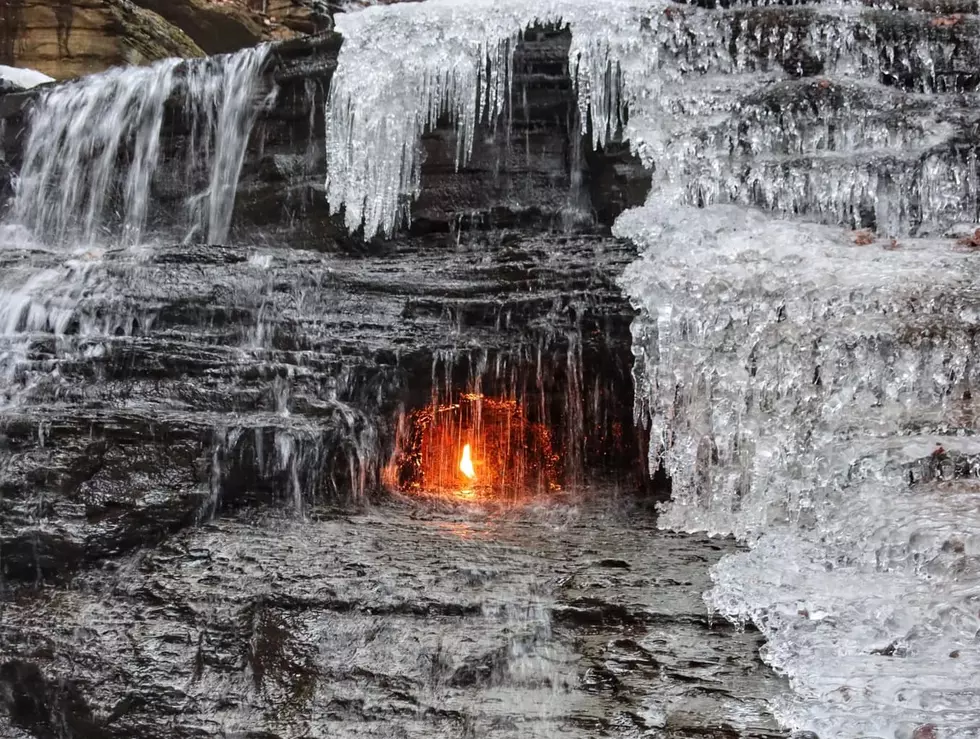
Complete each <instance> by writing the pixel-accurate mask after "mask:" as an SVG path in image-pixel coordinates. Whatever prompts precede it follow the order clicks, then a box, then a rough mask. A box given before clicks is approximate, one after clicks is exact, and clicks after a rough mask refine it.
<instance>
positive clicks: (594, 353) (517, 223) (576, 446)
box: [0, 29, 649, 581]
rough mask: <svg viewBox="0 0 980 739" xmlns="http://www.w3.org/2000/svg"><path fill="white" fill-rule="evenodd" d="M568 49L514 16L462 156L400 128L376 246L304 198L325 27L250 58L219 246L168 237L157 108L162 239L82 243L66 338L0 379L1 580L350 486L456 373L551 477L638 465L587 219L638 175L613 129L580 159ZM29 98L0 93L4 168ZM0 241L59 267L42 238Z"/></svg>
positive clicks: (598, 234) (595, 231) (175, 144)
mask: <svg viewBox="0 0 980 739" xmlns="http://www.w3.org/2000/svg"><path fill="white" fill-rule="evenodd" d="M568 43H569V37H568V36H567V34H565V33H561V32H558V31H555V30H547V29H542V30H540V31H538V32H534V33H529V34H528V36H527V39H526V40H525V42H524V44H523V46H522V48H521V49H520V51H519V52H518V57H517V60H516V64H515V69H516V72H517V78H516V79H515V85H514V89H515V101H517V100H519V101H521V103H520V104H519V105H515V106H514V109H513V113H512V116H511V117H512V119H513V122H512V124H511V126H510V128H509V129H508V128H505V127H503V126H498V127H497V128H496V129H495V130H494V132H493V133H492V135H489V134H490V131H488V132H487V133H488V135H486V136H480V137H478V138H479V141H480V144H479V146H478V147H477V150H476V152H475V153H474V156H473V159H472V161H471V162H470V164H469V165H468V166H467V167H466V169H465V170H463V171H460V172H457V171H455V168H454V166H453V162H452V159H451V157H450V156H449V154H448V152H451V151H452V150H453V148H454V146H455V145H454V142H453V140H452V139H453V134H452V131H451V129H449V128H448V127H440V128H438V129H437V130H435V131H433V132H431V133H430V134H428V135H427V136H426V137H425V140H424V146H425V148H426V151H427V154H428V158H427V161H426V164H425V167H424V170H423V185H424V192H423V195H422V197H421V198H420V199H419V201H418V202H417V203H416V204H415V207H414V220H413V222H412V224H411V226H410V227H408V228H407V229H405V230H404V231H403V232H402V233H400V234H399V235H398V236H397V237H396V238H394V239H391V240H382V239H373V240H370V241H367V242H365V241H364V240H363V239H362V238H361V236H359V235H356V234H355V235H351V234H348V233H347V232H346V230H345V229H344V227H343V225H342V221H341V219H340V218H339V217H337V216H336V215H331V214H330V213H329V212H328V209H327V204H326V202H325V198H324V196H323V180H324V175H325V171H324V157H323V143H322V142H323V105H324V101H325V94H326V91H327V90H328V89H329V83H330V78H331V75H332V73H333V70H334V69H335V66H336V59H337V52H338V50H339V45H340V39H339V38H338V37H336V36H335V35H330V34H328V35H325V36H322V37H318V38H313V39H306V40H302V41H291V42H286V43H284V44H281V45H279V46H278V47H277V48H276V49H275V50H274V51H273V53H272V55H271V56H270V59H269V62H268V65H267V69H266V72H265V75H266V85H265V90H263V94H264V93H265V92H267V91H268V90H269V89H271V88H272V86H273V85H275V86H277V87H278V96H277V102H276V104H275V105H274V106H273V107H272V108H270V109H268V110H265V111H264V112H263V113H262V114H261V116H260V118H259V120H258V122H257V124H256V126H255V129H254V131H253V135H252V138H251V141H250V143H249V147H248V152H247V155H246V161H245V165H244V169H243V173H242V177H241V180H240V186H239V195H238V200H237V206H236V213H235V219H234V228H233V234H232V238H231V243H230V244H228V245H205V244H181V243H180V241H181V239H182V237H183V233H182V232H181V231H180V230H179V229H178V228H177V224H176V223H175V214H177V213H179V212H181V210H182V208H183V199H184V198H185V197H186V193H187V192H188V189H189V188H188V186H187V173H186V170H185V169H183V165H182V162H183V161H184V157H183V156H182V155H183V154H184V152H186V150H187V147H188V138H187V137H188V136H189V127H188V125H187V121H186V120H185V116H184V111H183V110H182V109H181V108H180V106H179V105H177V104H176V102H175V104H174V105H173V106H172V107H171V110H170V112H169V114H168V117H167V122H166V124H165V132H164V135H163V137H162V139H163V144H164V155H163V160H164V164H163V166H161V168H160V170H159V172H158V175H157V177H156V179H155V180H154V182H153V188H152V189H153V206H152V208H151V214H150V220H151V223H152V224H153V226H154V228H155V229H156V231H157V233H158V234H160V237H159V239H158V240H159V241H161V242H162V243H161V244H160V245H158V246H156V247H154V249H153V250H152V251H151V253H150V254H149V255H148V256H147V257H139V258H137V257H134V255H133V254H132V253H130V252H128V251H125V250H114V249H109V250H108V251H107V252H106V253H105V254H104V255H102V256H101V259H99V260H98V261H97V262H96V263H95V264H93V265H92V267H91V271H89V272H88V273H86V275H87V276H86V277H85V279H86V280H87V284H91V285H93V286H97V289H96V290H95V291H94V292H93V294H90V295H88V296H87V297H84V298H82V299H81V301H80V302H79V303H78V305H77V306H76V316H75V319H74V322H73V323H72V324H71V326H70V327H69V329H68V330H67V332H65V334H64V335H59V336H54V335H51V334H39V335H35V336H33V337H32V338H31V339H30V341H29V346H28V347H27V350H26V352H27V353H26V357H27V362H26V364H25V365H24V366H23V367H22V368H21V370H20V371H19V372H18V375H17V378H16V380H15V382H14V383H13V385H12V387H10V388H8V392H9V393H10V395H11V398H12V399H13V400H14V401H15V402H16V406H15V409H14V410H12V411H11V412H10V413H8V414H6V417H5V418H4V423H3V427H2V429H0V444H2V449H3V460H4V462H3V468H2V471H0V506H2V510H3V524H2V527H0V559H2V564H0V567H2V570H3V573H4V576H5V577H7V578H14V579H18V580H28V581H30V580H34V579H36V578H39V577H40V578H46V577H60V576H63V575H65V574H68V573H70V572H72V571H74V570H76V569H77V568H78V567H81V566H91V565H94V564H98V563H100V562H102V561H105V560H106V559H107V558H113V557H116V556H118V555H119V554H120V553H122V552H125V551H127V550H130V549H132V548H134V547H139V546H146V545H149V544H152V543H154V542H156V541H159V540H160V539H161V538H162V537H165V536H167V535H168V534H169V533H170V532H172V531H174V530H176V529H179V528H181V527H182V526H185V525H187V524H189V523H192V522H195V521H200V520H206V519H207V518H208V517H209V516H210V515H212V514H214V513H215V512H218V511H221V510H227V509H229V508H233V507H238V506H241V505H246V504H254V503H270V502H271V503H274V504H275V505H279V506H285V507H287V508H292V509H296V510H299V511H302V510H303V509H304V508H305V507H307V506H309V505H312V504H316V503H318V502H320V503H322V502H325V501H334V502H337V501H347V502H351V501H358V500H363V499H364V496H367V495H372V494H374V493H376V492H377V491H379V490H380V488H381V478H382V473H383V470H384V467H385V465H387V464H388V462H389V460H390V459H391V458H392V456H393V454H394V453H395V451H396V449H395V445H396V436H397V430H398V427H399V423H400V422H402V421H403V419H404V417H405V415H406V414H408V413H410V412H411V411H412V410H413V409H415V408H418V407H420V406H422V405H425V404H427V403H429V402H431V401H432V400H433V398H434V397H436V398H441V399H443V400H449V399H451V398H452V397H453V395H454V394H455V393H458V392H461V391H463V390H467V389H470V390H472V389H481V390H482V391H484V392H488V393H492V394H497V395H507V396H513V397H518V398H519V399H520V400H522V401H523V402H524V403H525V404H526V406H527V408H528V409H529V416H530V417H531V420H532V421H534V422H542V423H545V424H546V425H547V426H548V427H549V428H550V429H552V433H553V434H554V437H555V438H556V439H557V440H558V441H559V442H560V446H561V449H562V458H563V463H562V469H563V473H564V475H563V480H564V482H565V483H566V484H571V483H574V482H575V481H578V480H580V479H582V477H583V476H585V475H587V474H592V473H602V474H606V473H615V474H617V475H622V474H625V475H626V478H625V479H626V481H627V483H628V485H629V486H635V485H642V484H643V483H642V480H643V479H644V477H645V475H644V474H643V462H642V460H643V458H644V455H643V450H642V446H643V442H642V439H641V435H640V434H639V433H638V432H637V431H636V430H635V429H634V428H633V423H632V384H631V381H630V374H629V368H630V365H631V355H630V350H629V323H630V320H631V318H632V311H631V309H630V307H629V305H628V304H627V302H626V301H625V299H624V298H623V297H622V295H621V294H620V293H619V290H618V289H617V288H616V286H615V284H614V280H615V277H616V275H618V274H619V272H620V271H621V269H622V267H623V266H624V265H625V264H626V263H627V262H628V261H629V260H630V259H631V258H632V257H633V251H632V247H631V246H630V245H628V244H626V243H624V242H621V241H618V240H615V239H613V238H611V237H610V236H609V225H610V224H611V221H612V219H613V218H614V217H615V216H616V215H617V214H618V213H619V212H620V211H622V209H623V208H626V207H628V206H630V205H631V204H637V203H640V202H642V200H643V198H644V196H645V192H646V189H647V187H648V184H649V177H648V175H647V174H646V173H644V172H643V170H642V168H640V167H639V165H638V163H637V162H636V161H635V160H634V159H632V158H631V156H630V155H629V154H628V151H627V149H626V147H625V146H617V147H611V148H610V150H609V151H607V152H596V153H589V154H587V155H586V154H583V153H582V152H583V151H584V150H585V147H584V146H583V145H582V142H581V140H580V135H579V130H580V128H579V125H580V124H579V121H578V118H577V116H578V112H577V106H576V103H575V99H574V95H573V91H572V86H571V82H570V80H569V78H568V74H567V64H564V63H562V62H561V61H560V60H563V59H565V58H567V49H568ZM525 97H526V100H527V103H526V105H525V104H524V102H523V101H524V99H525ZM31 99H32V96H31V95H29V94H26V95H24V94H22V95H8V96H6V97H4V98H3V99H2V101H0V108H2V113H3V115H5V116H6V118H5V120H6V128H5V131H6V139H5V142H6V152H7V155H8V158H9V161H10V163H11V165H12V166H14V167H16V166H18V164H19V162H18V156H19V154H18V147H19V145H20V142H21V141H22V139H23V120H24V115H23V114H24V112H25V110H27V109H29V105H30V101H31ZM175 101H176V98H175ZM529 151H530V152H532V156H530V157H529V156H528V155H527V152H529ZM197 184H203V183H197ZM195 189H197V188H195ZM171 229H173V230H171ZM0 260H3V262H4V264H0V269H12V270H15V269H24V270H27V271H28V272H29V271H30V269H37V268H40V267H42V266H46V267H51V268H54V269H61V267H60V266H59V264H60V260H59V259H58V257H57V255H56V254H34V255H29V256H27V255H24V254H21V253H13V252H10V251H4V252H0ZM76 277H77V274H76V273H72V272H68V273H66V274H65V276H64V278H63V280H64V284H71V281H72V280H73V279H76ZM55 367H57V370H58V371H57V373H53V372H52V370H53V369H54V368H55Z"/></svg>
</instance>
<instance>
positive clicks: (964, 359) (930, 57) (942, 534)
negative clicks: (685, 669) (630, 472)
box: [327, 0, 980, 739]
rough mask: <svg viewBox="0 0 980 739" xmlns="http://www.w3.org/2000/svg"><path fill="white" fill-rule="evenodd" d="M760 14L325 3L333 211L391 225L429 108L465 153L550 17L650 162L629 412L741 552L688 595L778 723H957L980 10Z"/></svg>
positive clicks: (693, 511)
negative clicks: (754, 648)
mask: <svg viewBox="0 0 980 739" xmlns="http://www.w3.org/2000/svg"><path fill="white" fill-rule="evenodd" d="M705 5H708V4H705ZM753 5H755V6H759V7H752V8H746V7H741V6H740V5H738V4H733V5H732V7H727V6H728V4H725V6H726V7H719V8H714V7H710V8H708V7H696V6H694V5H693V4H692V5H677V4H674V3H668V2H654V1H652V0H651V1H648V2H639V1H632V0H627V1H625V2H608V3H596V2H594V1H585V0H582V1H577V0H565V1H564V2H558V1H557V0H555V1H551V2H544V3H536V4H534V6H535V7H534V9H531V7H530V4H528V3H524V2H516V1H515V0H467V2H465V3H462V2H455V1H453V0H429V2H427V3H425V4H423V5H421V6H415V5H402V6H393V7H375V8H371V9H368V10H366V11H364V12H362V13H358V14H351V15H349V16H342V17H341V18H339V19H338V23H337V28H338V30H339V31H340V32H341V33H343V34H344V37H345V41H344V46H343V49H342V52H341V57H340V67H339V69H338V71H337V74H336V77H335V80H334V85H333V88H332V90H331V93H330V97H329V100H328V107H327V129H328V140H327V145H328V166H329V174H328V179H327V196H328V199H329V203H330V206H331V208H332V209H334V210H340V209H341V208H343V209H344V210H345V212H346V219H347V225H348V226H349V227H350V228H351V230H356V229H358V228H361V227H363V229H364V234H365V236H366V237H370V236H372V235H373V234H375V233H376V232H378V231H381V232H383V233H386V234H390V233H391V232H392V231H393V230H394V229H395V228H396V227H397V226H398V225H399V224H400V223H401V222H402V221H403V219H405V218H406V217H407V215H408V204H409V202H410V199H411V198H412V197H414V196H415V195H417V194H418V192H419V187H420V157H421V153H420V137H421V135H422V134H423V133H424V131H426V130H427V129H429V128H432V127H433V126H434V125H435V123H436V120H437V119H438V118H439V116H441V115H444V114H448V116H449V117H450V119H451V120H452V122H453V125H454V127H455V130H456V134H457V142H458V155H457V166H462V165H465V163H466V161H467V157H468V155H469V153H470V151H471V148H472V145H473V140H474V136H475V130H476V125H477V124H478V123H480V122H481V121H487V122H490V123H491V124H492V123H493V122H494V121H495V119H496V117H497V115H498V113H499V112H500V111H501V108H502V106H503V101H504V100H505V99H507V97H509V93H510V89H509V85H510V79H511V70H510V68H509V65H510V63H511V62H510V60H511V53H512V51H513V48H514V45H515V43H516V41H517V40H518V39H519V38H520V36H521V34H522V32H523V31H524V29H525V28H526V27H527V26H528V25H529V24H532V23H539V24H561V25H565V26H568V27H569V28H570V30H571V33H572V43H571V49H570V53H569V60H568V62H569V68H570V71H571V74H572V78H573V80H574V81H575V83H576V86H577V89H578V93H579V102H580V106H581V108H582V112H583V116H582V120H583V126H586V127H587V128H586V130H583V134H585V133H586V132H587V131H591V133H592V143H593V146H596V147H601V146H603V145H604V144H605V143H606V142H607V141H608V140H610V139H611V138H613V137H615V136H617V135H621V136H622V137H623V138H624V139H628V140H629V142H630V144H631V146H632V149H633V151H634V152H635V153H636V154H637V155H638V156H639V157H641V159H642V160H643V161H644V162H645V163H646V164H647V165H648V166H649V167H650V169H651V170H652V171H653V178H654V179H653V187H652V190H651V194H650V197H649V200H648V202H647V204H646V206H644V207H643V208H640V209H636V210H634V211H631V212H627V213H626V214H624V215H623V216H621V218H620V219H619V221H618V222H617V224H616V227H615V229H614V233H615V234H616V235H619V236H622V237H625V238H630V239H632V240H634V241H635V242H636V243H637V244H638V245H639V246H640V247H641V249H642V250H643V255H642V257H641V258H640V259H639V260H638V261H637V262H636V263H635V264H634V265H633V266H632V267H631V268H630V269H629V270H628V271H627V273H626V274H625V275H624V276H623V279H622V284H623V286H624V288H625V289H626V290H627V291H628V293H629V294H630V296H631V298H632V300H633V302H634V304H635V306H636V307H637V308H638V309H639V311H640V315H639V317H638V318H637V320H636V321H635V323H634V327H633V335H634V353H635V355H636V366H635V372H634V376H635V382H636V390H637V417H638V420H639V421H641V422H643V423H647V424H649V425H650V428H651V431H652V435H653V443H652V444H651V450H650V451H651V458H650V464H651V470H653V469H655V468H656V467H657V466H658V465H660V464H661V463H662V464H663V465H664V466H665V467H666V469H667V471H668V472H669V473H670V475H671V477H672V481H673V490H674V496H673V501H672V503H671V504H670V505H668V506H667V507H666V509H665V510H664V512H663V515H662V519H661V524H662V525H663V526H666V527H673V528H678V529H688V530H706V531H709V532H711V533H731V534H735V535H737V536H739V537H740V538H741V539H743V540H744V541H745V542H746V543H748V544H749V545H750V547H751V548H750V550H749V551H748V552H747V553H744V554H740V555H736V556H731V557H727V558H726V559H724V560H723V561H722V562H721V563H720V564H719V565H718V566H717V567H716V569H715V571H714V580H715V587H714V588H713V590H712V591H711V592H710V593H708V594H707V595H706V600H707V602H708V604H709V606H710V607H711V608H713V609H715V610H717V611H719V612H721V613H722V614H724V615H726V616H728V617H729V618H732V619H734V620H737V621H742V622H744V621H746V620H749V619H751V620H753V621H754V622H755V623H756V624H757V625H758V626H759V628H760V629H761V630H762V631H763V632H764V633H765V635H766V636H767V638H768V645H767V647H766V650H765V653H764V656H765V658H766V659H767V660H768V661H769V662H770V663H771V664H773V665H774V666H775V667H777V668H778V669H780V670H782V671H783V672H785V673H786V674H787V675H788V676H789V678H790V680H791V682H792V685H793V687H794V689H795V698H794V699H793V700H791V701H788V702H787V703H786V704H784V705H780V706H777V707H776V708H777V709H778V713H779V716H780V718H781V719H782V720H783V722H784V723H785V724H786V725H788V726H789V727H791V728H795V729H804V730H811V731H815V732H817V734H818V735H819V736H822V737H842V738H844V739H846V738H848V737H858V736H869V735H873V736H880V737H888V739H892V737H895V738H896V739H897V738H900V737H902V738H904V737H909V736H911V735H912V734H913V732H916V731H917V730H918V729H921V728H922V727H927V726H933V727H935V730H936V731H938V732H939V735H940V736H942V737H944V739H967V738H968V737H976V736H977V734H978V733H980V724H978V719H977V716H978V708H980V704H978V702H977V701H978V697H977V691H976V690H975V688H972V687H971V686H972V685H973V683H974V682H975V680H974V678H973V676H975V674H976V672H977V669H978V668H980V644H978V642H977V633H978V630H980V538H978V535H977V531H980V494H978V492H977V490H978V488H977V482H976V477H977V473H978V470H980V465H978V461H977V460H978V459H980V445H977V444H976V442H975V441H974V438H973V429H974V426H975V422H976V411H975V408H974V402H975V401H974V400H973V398H974V393H975V390H974V387H975V385H976V383H977V381H978V379H980V378H977V377H976V369H975V367H976V363H975V361H974V359H973V358H974V357H975V355H976V341H975V335H976V325H977V319H978V316H980V312H978V308H980V303H978V302H977V300H976V291H975V289H974V285H975V284H976V280H977V277H978V273H980V271H978V268H977V266H976V258H977V257H976V254H975V253H974V251H973V249H974V247H973V246H972V242H971V241H970V239H969V238H966V239H963V240H962V241H961V243H957V241H956V236H958V235H962V234H963V231H964V229H963V228H962V227H961V226H960V224H963V223H973V222H975V221H976V219H977V213H978V207H980V202H978V186H977V177H976V166H977V165H976V153H975V148H974V146H973V145H972V144H970V145H967V144H965V143H963V142H964V141H966V140H967V139H969V136H970V135H971V134H970V132H971V131H972V128H971V126H972V120H973V118H972V117H971V113H970V110H971V109H973V108H974V107H975V104H976V93H975V92H974V87H975V84H974V83H973V82H971V77H970V74H971V70H972V69H973V68H974V67H976V66H977V65H976V61H977V60H976V59H975V58H974V57H972V56H970V53H971V52H967V51H966V49H967V48H975V47H976V44H977V41H978V28H977V26H976V22H975V19H974V18H973V17H972V16H971V17H970V18H968V19H964V18H958V19H954V20H949V19H939V21H941V22H936V18H935V17H934V16H930V15H929V14H925V13H923V14H919V15H918V16H917V17H916V18H915V19H914V21H913V20H908V16H909V15H913V14H908V13H906V11H900V10H892V9H890V7H887V8H873V7H867V6H866V5H865V4H863V3H849V2H838V3H828V4H826V5H823V4H817V3H814V4H809V5H806V6H786V7H780V8H778V9H770V8H767V7H766V6H767V5H768V4H767V3H754V4H753ZM776 10H778V12H775V11H776ZM915 24H918V25H915ZM924 93H927V94H928V95H924ZM626 113H628V115H627V114H626ZM589 122H591V126H588V125H587V124H588V123H589ZM756 209H758V210H756ZM789 219H793V220H789ZM858 229H860V230H858ZM969 230H970V232H972V227H971V228H970V229H969ZM919 735H921V732H920V734H919Z"/></svg>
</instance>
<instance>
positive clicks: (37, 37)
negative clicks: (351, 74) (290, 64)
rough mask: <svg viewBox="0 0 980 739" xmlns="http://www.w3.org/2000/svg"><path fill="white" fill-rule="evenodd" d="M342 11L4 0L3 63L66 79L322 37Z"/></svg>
mask: <svg viewBox="0 0 980 739" xmlns="http://www.w3.org/2000/svg"><path fill="white" fill-rule="evenodd" d="M338 9H339V7H338V6H336V5H334V6H331V5H328V4H322V3H321V4H317V3H316V2H313V1H312V0H311V1H310V2H304V1H303V0H264V1H258V2H257V1H254V0H249V1H248V2H245V1H244V0H242V1H240V2H239V1H237V0H236V2H218V1H217V0H5V2H4V3H3V5H2V6H0V64H7V65H10V66H17V67H28V68H32V69H37V70H39V71H41V72H44V73H45V74H48V75H51V76H52V77H54V78H56V79H69V78H72V77H78V76H80V75H84V74H91V73H93V72H101V71H102V70H104V69H107V68H108V67H112V66H117V65H122V64H147V63H150V62H153V61H156V60H159V59H165V58H167V57H183V58H191V57H199V56H203V55H204V54H221V53H227V52H232V51H238V50H239V49H243V48H245V47H248V46H254V45H255V44H257V43H260V42H262V41H268V40H276V39H283V38H290V37H294V36H296V35H298V34H312V33H317V32H320V31H323V30H328V29H329V27H330V25H331V16H332V13H333V12H335V11H336V10H338Z"/></svg>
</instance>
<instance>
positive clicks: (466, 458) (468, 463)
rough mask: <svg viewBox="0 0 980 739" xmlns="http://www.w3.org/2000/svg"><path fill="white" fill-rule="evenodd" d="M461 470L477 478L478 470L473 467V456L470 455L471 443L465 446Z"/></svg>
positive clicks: (472, 478)
mask: <svg viewBox="0 0 980 739" xmlns="http://www.w3.org/2000/svg"><path fill="white" fill-rule="evenodd" d="M459 471H460V472H462V473H463V474H464V475H466V477H468V478H469V479H471V480H475V479H476V470H474V469H473V458H472V457H471V456H470V445H469V444H466V445H465V446H464V447H463V456H462V457H460V460H459Z"/></svg>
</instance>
